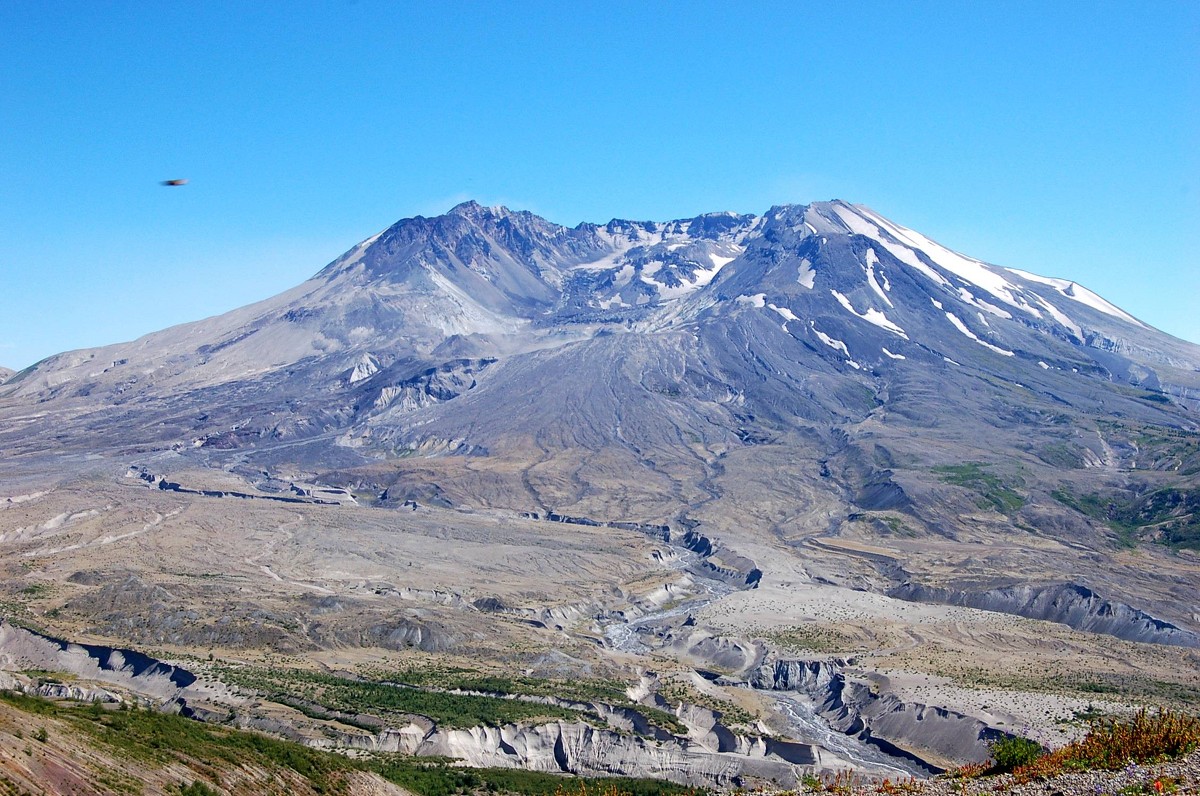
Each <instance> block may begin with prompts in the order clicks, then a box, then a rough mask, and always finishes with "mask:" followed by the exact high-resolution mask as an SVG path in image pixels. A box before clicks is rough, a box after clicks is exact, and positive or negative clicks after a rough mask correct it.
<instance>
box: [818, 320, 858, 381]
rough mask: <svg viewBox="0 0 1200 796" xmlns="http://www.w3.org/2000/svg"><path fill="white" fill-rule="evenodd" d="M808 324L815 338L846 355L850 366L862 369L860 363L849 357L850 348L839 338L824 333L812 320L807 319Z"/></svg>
mask: <svg viewBox="0 0 1200 796" xmlns="http://www.w3.org/2000/svg"><path fill="white" fill-rule="evenodd" d="M808 325H809V328H811V329H812V330H813V333H814V334H816V336H817V338H818V339H819V340H820V341H821V342H822V343H824V344H825V345H827V346H829V347H830V348H832V349H833V350H834V351H840V352H842V354H843V355H844V356H845V357H846V362H847V363H849V364H850V367H852V368H854V369H855V370H862V365H860V364H858V363H857V362H855V361H854V360H853V359H851V358H850V349H848V348H846V344H845V343H843V342H842V341H841V340H837V339H835V338H833V337H830V336H829V335H827V334H825V333H824V332H822V331H821V330H820V329H818V328H817V326H816V324H815V323H813V322H812V321H809V323H808Z"/></svg>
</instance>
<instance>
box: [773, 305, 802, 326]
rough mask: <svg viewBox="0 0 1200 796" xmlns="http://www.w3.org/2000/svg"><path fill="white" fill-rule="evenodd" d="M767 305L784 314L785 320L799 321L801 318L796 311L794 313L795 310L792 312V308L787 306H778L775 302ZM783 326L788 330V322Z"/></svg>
mask: <svg viewBox="0 0 1200 796" xmlns="http://www.w3.org/2000/svg"><path fill="white" fill-rule="evenodd" d="M767 306H768V307H770V308H771V309H773V310H775V311H776V312H778V313H779V314H780V315H782V316H783V319H784V320H785V321H798V320H800V319H799V318H797V317H796V315H795V313H793V312H792V311H791V310H790V309H788V308H787V307H776V306H775V305H774V304H768V305H767ZM783 328H784V329H785V330H786V329H787V324H784V327H783Z"/></svg>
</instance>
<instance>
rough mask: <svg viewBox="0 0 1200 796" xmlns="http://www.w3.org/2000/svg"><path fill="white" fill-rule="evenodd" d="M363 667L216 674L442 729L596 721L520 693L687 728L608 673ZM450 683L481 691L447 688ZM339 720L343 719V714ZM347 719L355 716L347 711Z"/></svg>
mask: <svg viewBox="0 0 1200 796" xmlns="http://www.w3.org/2000/svg"><path fill="white" fill-rule="evenodd" d="M364 673H365V675H366V676H364V677H350V676H338V675H332V674H323V673H317V672H310V671H304V670H299V669H278V668H264V667H232V666H223V667H221V668H220V669H219V675H220V677H221V679H223V680H225V681H226V682H229V683H230V684H232V685H236V686H238V687H241V688H245V689H251V690H253V691H257V692H259V693H261V694H264V695H266V696H267V698H269V699H271V700H273V701H276V702H279V703H281V704H286V705H289V706H291V707H299V708H300V709H302V710H306V711H311V710H312V708H313V707H317V708H324V709H326V710H330V711H336V712H338V713H340V714H348V715H351V716H353V715H361V714H368V715H369V716H374V717H378V718H379V719H384V720H388V719H398V718H401V717H403V716H405V715H410V714H416V715H419V716H425V717H427V718H429V719H430V720H431V721H433V722H434V723H435V724H437V725H438V726H440V727H445V728H447V729H465V728H469V727H476V726H480V725H485V726H493V727H495V726H501V725H504V724H514V723H518V722H525V723H536V722H538V721H557V720H563V721H582V722H588V723H592V724H603V722H602V721H601V720H600V719H598V718H597V716H596V715H595V714H594V713H592V712H590V711H588V710H587V709H585V708H579V709H576V708H574V707H562V706H559V705H548V704H544V703H541V702H532V701H526V700H522V699H521V698H520V697H553V698H556V699H560V700H567V701H576V702H580V703H591V702H603V703H605V704H608V705H614V706H621V707H628V708H632V709H634V710H636V711H637V712H638V713H640V714H641V715H642V716H644V717H645V718H646V720H647V721H648V722H650V723H651V724H653V725H655V726H658V727H661V728H663V729H666V730H668V731H669V732H674V733H686V732H687V728H686V727H685V726H684V725H683V724H682V723H680V722H679V720H678V719H677V718H675V716H673V715H671V714H670V713H667V712H665V711H662V710H658V709H657V708H650V707H646V706H644V705H638V704H635V703H633V702H632V701H631V700H630V699H629V698H628V697H627V696H626V695H625V692H624V688H622V687H621V686H620V684H619V683H617V682H615V681H609V680H586V679H579V680H560V679H539V678H534V677H504V676H497V675H491V674H485V673H481V672H477V671H472V670H469V669H462V668H455V667H428V668H411V669H403V670H397V671H385V670H382V669H378V668H372V669H370V670H367V671H365V672H364ZM456 691H471V692H480V693H452V692H456ZM339 720H341V721H343V723H346V720H345V719H344V718H341V717H339ZM349 723H351V724H354V723H355V722H354V720H353V719H352V720H350V722H349Z"/></svg>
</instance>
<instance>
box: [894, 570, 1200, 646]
mask: <svg viewBox="0 0 1200 796" xmlns="http://www.w3.org/2000/svg"><path fill="white" fill-rule="evenodd" d="M888 594H889V595H890V596H892V597H897V598H899V599H901V600H912V601H914V602H927V603H939V604H943V605H964V606H968V607H971V608H980V609H983V610H985V611H999V612H1001V613H1006V614H1016V615H1017V616H1024V617H1027V618H1029V619H1045V620H1048V621H1050V622H1059V623H1061V624H1064V625H1066V626H1067V627H1071V628H1074V629H1076V630H1086V631H1088V632H1090V633H1105V634H1107V635H1110V636H1116V637H1117V638H1120V639H1125V640H1126V641H1141V642H1147V643H1151V644H1172V645H1176V646H1180V647H1200V635H1197V634H1196V633H1194V632H1192V631H1190V630H1184V629H1183V628H1179V627H1176V626H1175V625H1173V624H1171V623H1170V622H1166V621H1163V620H1161V619H1156V618H1154V617H1153V616H1150V615H1149V614H1147V613H1146V612H1145V611H1141V610H1138V609H1137V608H1134V607H1132V606H1129V605H1126V604H1125V603H1121V602H1115V601H1111V600H1106V599H1104V598H1103V597H1101V596H1100V595H1099V594H1096V593H1095V592H1094V591H1092V590H1091V589H1089V588H1088V587H1086V586H1082V585H1080V584H1078V583H1052V584H1048V585H1045V586H1037V585H1030V584H1019V585H1014V586H1004V587H1000V588H994V589H982V590H979V591H968V590H965V589H947V588H938V587H935V586H924V585H921V584H917V583H904V584H902V585H900V586H897V587H896V588H894V589H892V590H891V591H889V592H888Z"/></svg>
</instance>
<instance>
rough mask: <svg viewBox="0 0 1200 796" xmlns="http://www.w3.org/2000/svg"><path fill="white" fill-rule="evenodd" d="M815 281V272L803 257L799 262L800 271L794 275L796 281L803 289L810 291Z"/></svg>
mask: <svg viewBox="0 0 1200 796" xmlns="http://www.w3.org/2000/svg"><path fill="white" fill-rule="evenodd" d="M816 280H817V272H816V271H814V270H813V267H812V263H811V262H809V259H808V258H807V257H805V258H804V259H803V260H801V261H800V269H799V271H798V273H797V274H796V281H797V282H799V283H800V284H801V285H803V286H804V287H806V288H808V289H809V290H812V288H813V285H814V284H815V283H816Z"/></svg>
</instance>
